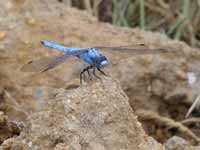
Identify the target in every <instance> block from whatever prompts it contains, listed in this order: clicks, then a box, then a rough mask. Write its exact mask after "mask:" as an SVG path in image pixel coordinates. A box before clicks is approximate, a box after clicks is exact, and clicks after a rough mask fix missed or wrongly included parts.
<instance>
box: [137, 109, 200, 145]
mask: <svg viewBox="0 0 200 150" xmlns="http://www.w3.org/2000/svg"><path fill="white" fill-rule="evenodd" d="M136 114H137V115H138V116H139V117H140V118H141V119H142V120H154V121H156V122H159V123H161V124H164V125H166V126H167V127H169V128H177V129H178V130H179V131H180V132H182V133H183V134H185V135H188V136H190V137H191V138H193V139H194V140H195V141H196V142H198V143H199V142H200V138H199V137H198V136H197V135H196V134H194V133H193V132H192V131H191V130H190V129H189V128H187V127H186V126H184V125H183V124H182V123H181V122H176V121H174V120H173V119H170V118H167V117H163V116H160V115H158V114H156V113H154V112H151V111H145V110H140V111H138V112H136Z"/></svg>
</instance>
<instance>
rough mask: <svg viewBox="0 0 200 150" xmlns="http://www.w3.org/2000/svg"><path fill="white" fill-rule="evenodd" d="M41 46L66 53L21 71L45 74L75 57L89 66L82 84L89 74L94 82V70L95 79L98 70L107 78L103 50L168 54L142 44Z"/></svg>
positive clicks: (38, 61)
mask: <svg viewBox="0 0 200 150" xmlns="http://www.w3.org/2000/svg"><path fill="white" fill-rule="evenodd" d="M41 44H42V45H44V46H46V47H50V48H53V49H57V50H59V51H62V52H64V54H62V55H58V56H54V57H45V58H41V59H38V60H34V61H29V62H28V63H27V64H25V65H24V66H23V67H22V68H21V71H24V72H45V71H48V70H50V69H53V68H54V67H56V66H58V65H60V64H62V63H64V62H65V61H66V60H67V59H68V58H69V57H72V56H75V57H78V58H79V59H81V60H82V61H84V62H85V63H87V64H88V66H87V67H86V68H84V69H83V70H82V71H81V72H80V83H82V80H83V75H84V73H85V72H87V74H88V76H89V78H90V80H92V77H91V74H90V70H91V69H92V70H93V75H94V77H96V78H98V79H101V78H100V77H99V76H97V74H96V72H95V71H96V69H97V70H98V71H99V72H100V73H101V74H103V75H105V76H107V74H106V73H104V72H103V71H102V68H103V67H104V66H106V65H107V64H108V60H107V58H106V57H105V56H103V55H102V54H101V53H99V51H103V50H106V51H107V50H112V51H118V52H128V53H130V54H131V53H132V54H154V53H166V52H168V50H167V49H149V48H148V47H147V46H145V45H144V44H140V45H138V46H135V48H132V47H131V46H118V47H111V46H97V47H88V48H72V47H65V46H62V45H59V44H56V43H53V42H50V41H47V40H42V41H41Z"/></svg>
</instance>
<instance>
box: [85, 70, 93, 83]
mask: <svg viewBox="0 0 200 150" xmlns="http://www.w3.org/2000/svg"><path fill="white" fill-rule="evenodd" d="M92 68H93V66H88V67H87V68H86V71H87V73H88V76H89V78H90V81H92V77H91V75H90V69H92Z"/></svg>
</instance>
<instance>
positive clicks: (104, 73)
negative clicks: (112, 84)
mask: <svg viewBox="0 0 200 150" xmlns="http://www.w3.org/2000/svg"><path fill="white" fill-rule="evenodd" d="M97 70H98V71H99V72H100V73H101V74H103V75H104V76H108V75H107V74H106V73H105V72H103V71H102V70H101V69H100V68H97Z"/></svg>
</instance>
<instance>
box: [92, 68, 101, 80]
mask: <svg viewBox="0 0 200 150" xmlns="http://www.w3.org/2000/svg"><path fill="white" fill-rule="evenodd" d="M95 70H96V67H93V75H94V76H95V77H96V78H97V79H99V80H101V78H100V77H99V76H97V75H96V72H95Z"/></svg>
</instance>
